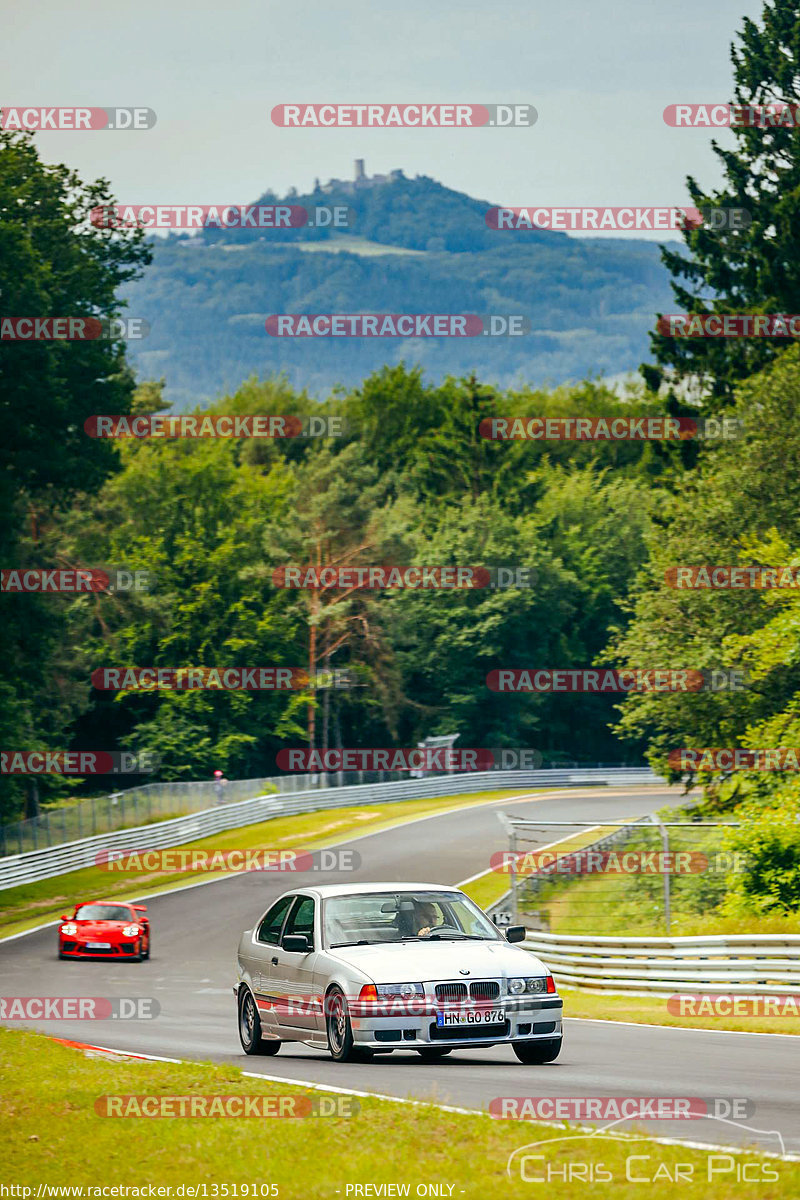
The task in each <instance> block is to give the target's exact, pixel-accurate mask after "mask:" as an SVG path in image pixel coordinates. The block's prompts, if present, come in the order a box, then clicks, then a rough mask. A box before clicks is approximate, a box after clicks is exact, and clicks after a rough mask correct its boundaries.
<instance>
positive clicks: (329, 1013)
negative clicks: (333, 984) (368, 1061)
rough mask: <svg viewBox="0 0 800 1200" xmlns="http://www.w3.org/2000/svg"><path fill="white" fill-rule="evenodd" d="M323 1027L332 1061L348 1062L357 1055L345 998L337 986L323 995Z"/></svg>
mask: <svg viewBox="0 0 800 1200" xmlns="http://www.w3.org/2000/svg"><path fill="white" fill-rule="evenodd" d="M325 1028H326V1031H327V1034H328V1049H329V1050H330V1053H331V1058H332V1059H333V1061H334V1062H350V1061H351V1060H352V1059H354V1058H356V1057H357V1054H356V1050H355V1047H354V1045H353V1027H352V1025H351V1024H350V1013H349V1012H348V1009H347V1000H346V999H345V997H344V993H343V992H341V991H340V990H339V988H332V989H331V990H330V991H329V992H328V995H327V996H326V997H325Z"/></svg>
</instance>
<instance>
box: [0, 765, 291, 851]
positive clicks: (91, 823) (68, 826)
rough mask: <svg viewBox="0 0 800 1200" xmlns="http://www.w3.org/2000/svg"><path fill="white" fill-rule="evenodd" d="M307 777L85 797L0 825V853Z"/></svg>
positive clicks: (248, 795)
mask: <svg viewBox="0 0 800 1200" xmlns="http://www.w3.org/2000/svg"><path fill="white" fill-rule="evenodd" d="M310 780H311V776H308V775H305V776H301V775H297V776H293V775H287V776H282V777H280V778H269V779H267V778H265V779H232V780H227V781H225V782H224V783H219V782H217V781H215V780H202V781H199V782H198V781H194V782H188V783H177V782H173V783H145V784H142V785H141V786H140V787H135V788H129V789H127V790H126V791H123V792H112V793H111V794H110V795H108V796H89V797H87V798H86V799H83V800H76V801H74V802H73V803H72V804H65V805H59V806H58V807H53V808H46V809H43V810H42V811H41V813H40V814H39V815H38V816H36V817H32V818H29V819H28V820H25V821H13V822H11V823H10V824H6V825H0V855H2V856H6V855H9V854H24V853H26V852H27V851H29V850H43V849H45V848H47V847H48V846H56V845H61V844H62V843H64V842H74V841H77V840H78V839H79V838H84V837H93V836H95V835H96V834H98V833H114V832H116V831H118V830H120V829H130V828H132V827H133V826H137V825H148V824H151V823H152V822H155V821H165V820H167V819H168V818H170V817H181V816H184V815H185V814H187V813H192V812H200V811H201V810H203V809H206V808H212V807H214V806H215V805H217V804H235V803H236V802H237V801H239V800H251V799H253V798H254V797H255V796H263V795H266V794H268V793H269V792H293V791H300V790H302V789H304V788H309V787H312V786H314V785H313V784H312V783H311V782H310Z"/></svg>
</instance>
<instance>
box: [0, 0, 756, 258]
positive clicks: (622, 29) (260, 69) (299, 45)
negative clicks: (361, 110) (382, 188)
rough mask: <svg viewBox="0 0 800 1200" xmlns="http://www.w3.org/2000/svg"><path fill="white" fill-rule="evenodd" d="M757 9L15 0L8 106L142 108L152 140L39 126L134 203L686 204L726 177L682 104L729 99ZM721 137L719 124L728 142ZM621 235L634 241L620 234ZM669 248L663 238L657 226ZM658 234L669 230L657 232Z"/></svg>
mask: <svg viewBox="0 0 800 1200" xmlns="http://www.w3.org/2000/svg"><path fill="white" fill-rule="evenodd" d="M761 10H762V4H761V3H760V0H759V2H749V0H703V2H702V3H698V2H697V0H671V2H670V3H669V4H659V3H657V2H656V0H615V2H613V3H612V2H604V0H553V2H550V3H545V2H544V0H518V3H516V4H502V3H497V2H495V3H492V2H491V0H488V2H481V3H479V2H478V0H459V2H458V3H456V2H454V0H404V2H403V3H402V4H393V3H390V2H389V0H337V3H335V4H323V3H319V2H314V3H282V4H277V3H275V2H274V0H214V2H213V3H209V2H208V0H193V2H192V3H187V2H186V0H158V2H156V0H137V3H135V4H129V5H127V6H125V5H115V4H108V3H98V2H97V0H72V2H69V3H64V0H34V2H31V0H28V2H27V3H25V2H24V0H21V2H20V0H17V2H15V3H11V2H10V0H0V27H2V30H3V43H4V44H3V48H2V51H0V56H1V57H2V59H3V60H4V61H3V63H2V75H1V76H0V77H1V78H2V96H0V103H2V104H19V105H37V106H39V105H62V106H65V105H78V104H80V105H89V106H91V105H98V106H103V107H105V106H108V105H141V106H147V107H150V108H153V109H155V110H156V112H157V114H158V123H157V125H156V126H155V128H154V129H152V130H147V131H141V132H122V131H120V132H108V131H105V132H104V131H97V132H70V131H64V132H51V133H45V134H40V135H38V142H39V146H40V149H41V153H42V155H43V157H44V158H45V159H47V160H50V161H62V162H66V163H68V164H69V165H70V166H73V167H75V168H76V169H77V170H78V171H79V172H80V173H81V175H82V176H83V177H84V178H89V177H96V176H98V175H104V176H106V177H108V178H110V180H111V182H112V185H113V187H114V189H115V191H116V194H117V197H118V199H119V200H120V201H121V202H127V203H148V204H149V203H173V204H176V203H195V204H209V203H223V202H225V203H228V202H230V203H243V202H247V201H252V200H255V199H256V198H257V197H258V196H259V195H260V194H261V193H262V192H263V191H264V190H265V189H266V188H267V187H272V188H273V189H274V190H275V191H277V192H283V191H284V190H285V189H286V188H288V187H290V186H291V185H295V186H296V187H297V188H298V189H299V190H301V191H303V190H306V189H308V188H309V187H310V186H311V185H312V183H313V180H314V177H315V176H317V175H318V176H320V177H321V178H322V180H323V181H325V180H327V179H328V178H329V177H331V176H339V177H343V176H347V177H349V176H350V175H351V174H352V160H353V159H354V158H364V159H366V168H367V172H368V173H373V172H386V171H389V170H391V169H392V168H393V167H402V168H403V170H404V171H405V172H406V174H408V175H411V176H413V175H415V174H425V175H431V176H433V177H434V178H436V179H438V180H440V181H441V182H442V183H444V184H446V185H447V186H448V187H452V188H456V189H458V190H460V191H464V192H468V193H469V194H470V195H473V196H477V197H479V198H481V199H486V200H490V201H492V202H494V203H500V204H504V205H533V204H536V205H580V206H583V205H595V204H597V205H604V204H607V205H628V204H640V205H649V204H653V205H671V204H680V203H684V202H686V201H687V200H688V196H687V193H686V190H685V186H684V178H685V176H686V175H687V174H693V175H695V176H696V177H697V178H698V179H699V181H700V182H701V183H702V184H703V186H705V187H711V186H713V185H714V184H715V183H717V182H718V178H719V177H718V171H717V165H716V159H715V157H714V156H713V154H712V153H711V148H710V142H711V132H710V131H709V130H704V129H672V128H669V127H668V126H666V125H665V124H664V122H663V119H662V111H663V109H664V107H665V106H666V105H667V104H670V103H676V102H684V103H690V102H695V103H701V102H707V103H712V102H718V103H724V102H725V101H726V100H728V99H730V97H731V65H730V58H729V44H730V42H731V40H732V39H733V37H734V35H735V33H736V32H737V30H738V29H739V28H740V26H741V21H742V17H743V15H745V14H746V15H749V16H751V17H754V18H755V17H758V15H759V14H760V12H761ZM303 101H308V102H314V101H316V102H320V101H331V102H334V101H338V102H347V101H353V102H366V101H375V102H407V103H413V102H426V103H430V102H433V101H448V102H455V101H460V102H462V103H467V102H472V103H502V102H523V101H524V102H527V103H532V104H533V105H535V107H536V108H537V109H538V112H539V120H538V123H537V124H536V125H535V126H534V127H533V128H531V129H508V130H500V129H497V130H495V129H474V130H470V129H459V130H447V129H427V130H420V131H416V130H412V129H399V130H397V129H395V130H380V129H362V130H359V129H328V130H313V129H297V130H292V129H279V128H277V127H275V126H273V125H272V123H271V120H270V110H271V109H272V107H273V105H275V104H279V103H286V102H303ZM716 136H717V137H718V139H719V140H721V141H722V143H723V144H725V143H726V142H727V141H728V139H731V135H730V133H728V132H726V131H723V132H722V133H721V135H720V134H717V135H716ZM617 236H619V235H617ZM653 236H658V235H653ZM660 239H663V235H660Z"/></svg>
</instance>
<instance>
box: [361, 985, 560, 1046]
mask: <svg viewBox="0 0 800 1200" xmlns="http://www.w3.org/2000/svg"><path fill="white" fill-rule="evenodd" d="M484 1007H485V1008H490V1007H491V1008H492V1009H495V1010H497V1009H500V1010H501V1011H502V1013H503V1021H502V1023H497V1024H490V1025H484V1024H476V1025H455V1024H453V1025H440V1024H439V1023H438V1021H437V1014H438V1013H439V1012H444V1013H448V1012H454V1011H455V1012H457V1011H458V1009H457V1008H455V1009H447V1008H444V1009H443V1008H442V1007H441V1006H438V1005H436V1004H429V1005H428V1004H426V1005H420V1006H419V1008H420V1010H421V1011H417V1012H396V1013H392V1012H381V1013H378V1014H376V1013H374V1012H370V1011H369V1006H368V1005H366V1004H354V1005H351V1006H350V1024H351V1027H352V1030H353V1041H354V1042H355V1044H356V1045H357V1046H363V1047H370V1048H372V1049H386V1050H388V1049H391V1048H393V1047H400V1046H405V1047H407V1048H408V1049H411V1048H413V1047H415V1046H416V1047H421V1046H448V1047H455V1046H461V1047H464V1046H493V1045H496V1044H497V1043H498V1042H512V1041H514V1042H516V1041H537V1040H541V1039H542V1038H558V1037H561V1018H562V1015H563V1003H562V1001H561V997H560V996H558V995H556V996H553V995H547V996H542V997H539V996H531V997H525V998H517V997H513V998H512V997H506V998H504V999H502V1000H497V1001H496V1002H494V1003H492V1004H491V1005H485V1006H484Z"/></svg>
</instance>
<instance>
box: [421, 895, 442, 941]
mask: <svg viewBox="0 0 800 1200" xmlns="http://www.w3.org/2000/svg"><path fill="white" fill-rule="evenodd" d="M416 916H417V925H418V926H419V928H418V929H417V937H427V936H428V934H429V933H431V932H432V931H433V930H434V929H436V928H440V927H441V926H442V925H443V921H442V920H441V917H439V916H437V913H436V905H435V904H432V903H431V902H430V901H429V900H422V901H420V902H419V903H418V904H417V913H416Z"/></svg>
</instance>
